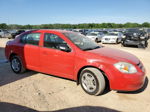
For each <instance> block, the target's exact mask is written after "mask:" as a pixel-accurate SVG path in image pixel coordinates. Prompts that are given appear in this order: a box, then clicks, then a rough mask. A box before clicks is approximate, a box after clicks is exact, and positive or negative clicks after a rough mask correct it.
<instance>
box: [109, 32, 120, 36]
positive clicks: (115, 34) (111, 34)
mask: <svg viewBox="0 0 150 112" xmlns="http://www.w3.org/2000/svg"><path fill="white" fill-rule="evenodd" d="M107 35H109V36H117V35H118V34H117V33H108V34H107Z"/></svg>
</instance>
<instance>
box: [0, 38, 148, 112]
mask: <svg viewBox="0 0 150 112" xmlns="http://www.w3.org/2000/svg"><path fill="white" fill-rule="evenodd" d="M7 41H8V39H0V112H39V111H42V112H51V111H54V112H99V111H101V112H117V111H123V112H149V110H150V86H149V81H148V80H149V79H150V47H149V48H147V49H138V48H130V47H121V45H120V44H118V45H115V44H111V45H110V44H104V46H108V47H112V48H117V49H121V50H124V51H127V52H130V53H132V54H134V55H136V56H137V57H138V58H139V59H140V60H141V61H142V62H143V63H144V65H145V68H146V70H147V74H146V75H147V81H146V83H145V85H144V87H143V88H142V89H141V90H138V91H136V92H117V91H110V92H107V93H106V94H103V95H101V96H90V95H88V94H86V93H85V92H84V91H83V90H82V89H81V87H80V86H77V85H76V83H75V82H74V81H70V80H67V79H62V78H57V77H53V76H50V75H46V74H42V73H37V72H34V71H28V72H26V73H24V74H22V75H16V74H14V73H13V72H12V71H11V69H10V66H9V63H5V56H4V47H5V44H6V42H7Z"/></svg>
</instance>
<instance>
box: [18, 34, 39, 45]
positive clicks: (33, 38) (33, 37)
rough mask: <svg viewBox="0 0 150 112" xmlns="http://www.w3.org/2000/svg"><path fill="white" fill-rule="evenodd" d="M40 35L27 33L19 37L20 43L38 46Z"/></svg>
mask: <svg viewBox="0 0 150 112" xmlns="http://www.w3.org/2000/svg"><path fill="white" fill-rule="evenodd" d="M39 41H40V33H29V34H25V35H23V36H22V37H21V40H20V42H21V43H23V44H31V45H39Z"/></svg>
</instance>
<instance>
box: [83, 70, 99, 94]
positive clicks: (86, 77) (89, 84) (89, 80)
mask: <svg viewBox="0 0 150 112" xmlns="http://www.w3.org/2000/svg"><path fill="white" fill-rule="evenodd" d="M81 81H82V82H81V83H82V86H83V88H84V89H85V90H86V91H87V92H94V91H95V90H96V87H97V84H96V79H95V77H94V76H93V75H92V74H91V73H84V74H83V75H82V78H81Z"/></svg>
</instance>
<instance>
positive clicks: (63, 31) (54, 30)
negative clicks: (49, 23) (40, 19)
mask: <svg viewBox="0 0 150 112" xmlns="http://www.w3.org/2000/svg"><path fill="white" fill-rule="evenodd" d="M32 31H40V32H45V31H46V32H47V31H52V32H59V33H66V32H72V31H67V30H59V29H37V30H30V31H27V32H32Z"/></svg>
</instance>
